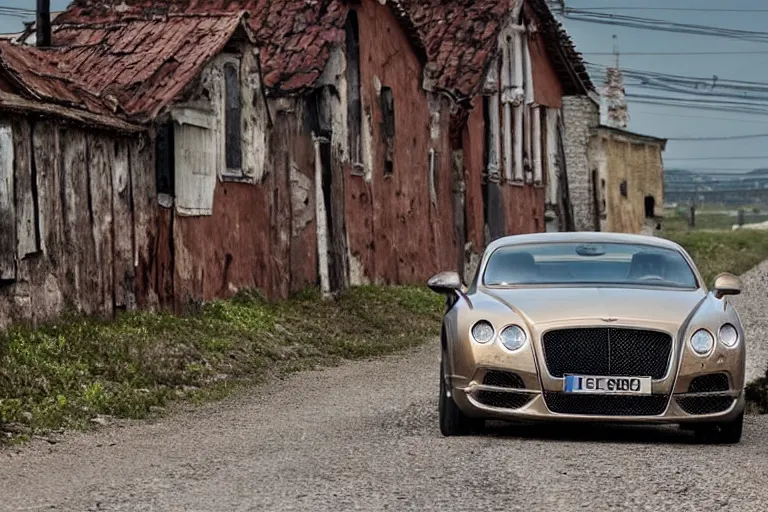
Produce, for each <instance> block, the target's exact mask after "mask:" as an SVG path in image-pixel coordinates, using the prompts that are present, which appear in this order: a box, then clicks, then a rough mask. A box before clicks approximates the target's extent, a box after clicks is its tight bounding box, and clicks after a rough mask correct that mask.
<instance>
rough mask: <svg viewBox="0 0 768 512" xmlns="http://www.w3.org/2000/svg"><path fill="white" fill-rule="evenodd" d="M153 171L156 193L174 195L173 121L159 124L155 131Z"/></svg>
mask: <svg viewBox="0 0 768 512" xmlns="http://www.w3.org/2000/svg"><path fill="white" fill-rule="evenodd" d="M155 150H156V158H155V170H156V173H157V193H158V194H167V195H169V196H173V195H174V180H173V174H174V166H175V162H174V151H175V148H174V131H173V121H168V122H166V123H163V124H161V125H160V126H159V127H158V129H157V141H156V146H155Z"/></svg>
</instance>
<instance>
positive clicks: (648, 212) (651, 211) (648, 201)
mask: <svg viewBox="0 0 768 512" xmlns="http://www.w3.org/2000/svg"><path fill="white" fill-rule="evenodd" d="M655 216H656V199H655V198H654V197H653V196H645V218H646V219H652V218H654V217H655Z"/></svg>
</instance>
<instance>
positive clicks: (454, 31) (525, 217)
mask: <svg viewBox="0 0 768 512" xmlns="http://www.w3.org/2000/svg"><path fill="white" fill-rule="evenodd" d="M404 4H405V6H406V9H407V10H408V12H409V14H410V17H411V19H412V20H413V23H414V25H415V26H416V27H417V29H418V30H419V32H420V33H421V34H422V37H423V38H424V40H425V42H426V49H427V54H428V58H429V59H430V62H429V64H428V65H427V66H426V70H425V71H426V73H425V88H426V89H427V90H431V91H435V92H438V93H441V94H445V95H447V96H448V97H450V98H452V100H453V102H454V105H455V113H454V115H453V119H452V149H453V151H454V153H453V154H454V163H455V170H456V172H457V173H458V175H459V176H460V179H461V181H462V182H463V183H462V185H463V186H462V187H460V188H462V189H463V190H465V191H464V193H463V194H461V197H460V198H459V200H457V204H459V205H460V210H463V214H458V215H457V226H458V232H457V237H458V238H459V240H461V241H462V242H464V243H466V254H465V257H466V261H465V263H467V264H468V272H469V271H470V270H469V269H470V268H471V267H472V266H473V264H472V262H473V261H476V260H477V255H478V254H479V253H481V252H482V250H483V248H484V247H485V245H486V244H487V243H488V242H489V241H490V240H492V239H495V238H498V237H500V236H503V235H508V234H520V233H529V232H536V231H544V230H554V231H565V230H572V229H573V228H574V223H573V213H572V211H573V210H572V204H571V200H570V197H569V194H568V187H567V179H566V175H567V169H566V166H565V163H566V160H565V157H564V154H563V131H564V129H563V119H562V116H561V108H562V105H563V98H564V97H571V96H587V95H590V94H591V95H594V87H593V85H592V83H591V81H590V79H589V76H588V74H587V72H586V70H585V67H584V63H583V61H582V59H581V56H580V55H579V54H578V53H576V51H575V49H574V46H573V44H572V42H571V40H570V38H569V37H568V36H567V34H566V33H565V31H564V30H563V29H562V27H561V26H560V25H559V24H558V23H557V22H556V20H555V19H554V17H553V15H552V13H551V11H550V10H549V8H548V7H547V5H546V2H545V1H543V0H504V1H498V0H478V1H466V0H459V1H451V2H448V1H445V0H427V1H422V0H405V1H404ZM587 150H588V140H587V139H586V138H585V139H584V140H583V142H582V144H581V146H580V151H582V152H583V155H584V159H586V155H587Z"/></svg>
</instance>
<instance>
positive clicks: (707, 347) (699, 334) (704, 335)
mask: <svg viewBox="0 0 768 512" xmlns="http://www.w3.org/2000/svg"><path fill="white" fill-rule="evenodd" d="M714 345H715V339H714V338H713V337H712V335H711V334H710V333H709V331H707V330H704V329H699V330H698V331H696V332H695V333H693V336H691V348H693V351H694V352H696V353H697V354H699V355H702V356H703V355H706V354H708V353H709V352H710V351H711V350H712V347H714Z"/></svg>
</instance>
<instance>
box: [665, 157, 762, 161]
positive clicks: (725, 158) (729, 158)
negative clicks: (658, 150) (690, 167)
mask: <svg viewBox="0 0 768 512" xmlns="http://www.w3.org/2000/svg"><path fill="white" fill-rule="evenodd" d="M680 160H685V161H693V160H704V161H710V160H768V155H765V156H709V157H691V158H664V161H666V162H671V161H680Z"/></svg>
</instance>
